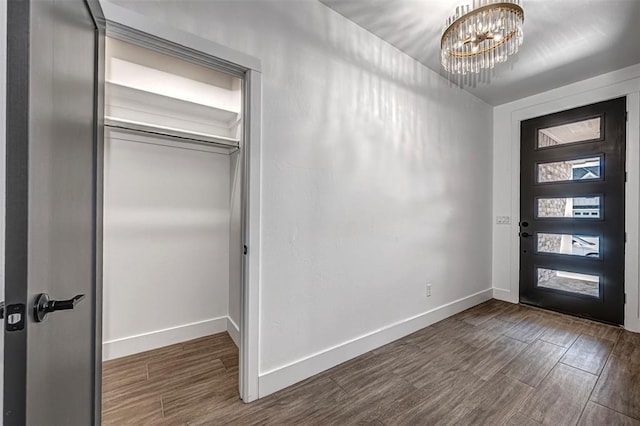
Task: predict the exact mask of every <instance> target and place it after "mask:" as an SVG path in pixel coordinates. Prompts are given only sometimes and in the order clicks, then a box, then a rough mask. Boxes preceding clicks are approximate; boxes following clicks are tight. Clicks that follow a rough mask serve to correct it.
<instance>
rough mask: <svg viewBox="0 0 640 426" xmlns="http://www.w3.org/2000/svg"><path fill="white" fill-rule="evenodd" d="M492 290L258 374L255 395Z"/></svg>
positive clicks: (434, 318) (357, 353) (451, 312)
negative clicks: (256, 392)
mask: <svg viewBox="0 0 640 426" xmlns="http://www.w3.org/2000/svg"><path fill="white" fill-rule="evenodd" d="M492 296H493V289H488V290H483V291H481V292H478V293H475V294H472V295H470V296H467V297H465V298H462V299H459V300H456V301H453V302H451V303H448V304H446V305H443V306H440V307H438V308H435V309H432V310H430V311H427V312H424V313H422V314H419V315H416V316H414V317H412V318H407V319H405V320H402V321H399V322H397V323H395V324H391V325H388V326H387V327H384V328H382V329H380V330H376V331H373V332H371V333H368V334H365V335H364V336H360V337H357V338H355V339H353V340H350V341H348V342H344V343H342V344H340V345H337V346H334V347H332V348H328V349H326V350H324V351H322V352H318V353H316V354H313V355H310V356H308V357H306V358H303V359H301V360H298V361H295V362H292V363H290V364H287V365H284V366H282V367H278V368H275V369H273V370H271V371H267V372H264V373H262V374H260V377H259V383H258V395H259V397H260V398H262V397H265V396H267V395H270V394H272V393H274V392H277V391H279V390H281V389H284V388H286V387H287V386H291V385H292V384H294V383H297V382H300V381H302V380H304V379H306V378H308V377H311V376H314V375H316V374H318V373H321V372H323V371H325V370H328V369H329V368H332V367H335V366H336V365H338V364H342V363H343V362H345V361H348V360H350V359H352V358H355V357H357V356H360V355H362V354H364V353H366V352H369V351H371V350H373V349H375V348H378V347H380V346H383V345H386V344H387V343H391V342H393V341H394V340H397V339H400V338H401V337H404V336H407V335H409V334H411V333H413V332H415V331H418V330H420V329H422V328H424V327H427V326H429V325H431V324H433V323H436V322H438V321H441V320H443V319H445V318H448V317H450V316H451V315H454V314H457V313H458V312H462V311H464V310H465V309H469V308H471V307H473V306H475V305H478V304H480V303H482V302H485V301H487V300H489V299H491V298H492Z"/></svg>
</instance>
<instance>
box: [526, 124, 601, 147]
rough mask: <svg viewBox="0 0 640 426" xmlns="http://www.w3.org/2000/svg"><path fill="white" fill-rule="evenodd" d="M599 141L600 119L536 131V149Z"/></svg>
mask: <svg viewBox="0 0 640 426" xmlns="http://www.w3.org/2000/svg"><path fill="white" fill-rule="evenodd" d="M598 139H600V117H596V118H591V119H589V120H582V121H576V122H573V123H568V124H562V125H560V126H554V127H547V128H546V129H540V130H538V148H550V147H553V146H556V145H563V144H567V143H574V142H583V141H592V140H598Z"/></svg>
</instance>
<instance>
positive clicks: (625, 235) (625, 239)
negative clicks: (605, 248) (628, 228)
mask: <svg viewBox="0 0 640 426" xmlns="http://www.w3.org/2000/svg"><path fill="white" fill-rule="evenodd" d="M624 242H625V243H626V242H627V233H626V232H625V233H624Z"/></svg>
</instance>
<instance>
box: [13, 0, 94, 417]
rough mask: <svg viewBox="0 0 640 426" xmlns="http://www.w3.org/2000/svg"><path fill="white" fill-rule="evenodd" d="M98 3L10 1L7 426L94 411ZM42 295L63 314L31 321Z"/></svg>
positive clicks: (89, 414) (51, 307)
mask: <svg viewBox="0 0 640 426" xmlns="http://www.w3.org/2000/svg"><path fill="white" fill-rule="evenodd" d="M92 10H93V13H92ZM98 11H99V7H96V5H94V4H92V5H91V6H89V5H87V4H86V3H85V2H84V1H83V0H31V1H27V0H19V1H18V0H9V1H8V4H7V17H8V19H7V33H8V37H7V57H8V61H7V146H6V158H7V164H6V166H7V167H6V170H7V176H6V189H7V192H6V194H7V195H6V196H7V203H6V206H7V207H6V209H7V210H6V265H5V273H6V291H5V306H6V312H5V320H4V321H5V353H4V371H5V375H4V413H3V419H4V424H5V425H6V426H10V425H23V424H27V425H52V426H54V425H56V426H57V425H73V426H75V425H91V424H94V423H96V412H99V411H98V410H99V408H98V407H97V401H99V392H98V391H97V390H96V388H97V384H98V383H99V381H100V379H99V371H98V366H99V364H98V363H97V362H96V360H97V355H98V354H99V353H100V351H99V347H97V346H96V337H97V336H96V330H97V324H96V318H97V317H96V306H99V299H98V300H96V295H97V293H96V291H95V289H96V277H97V269H98V266H97V262H96V259H97V258H98V257H97V251H96V247H97V246H98V245H97V243H96V240H97V238H96V235H98V233H97V231H98V230H99V223H98V222H97V220H96V211H97V210H96V206H97V205H98V204H97V202H98V201H99V197H97V196H96V194H99V193H100V191H97V190H96V188H98V187H99V181H98V180H97V178H96V176H97V173H96V171H97V170H98V166H99V162H98V158H99V156H98V154H99V152H100V149H101V137H100V136H99V132H98V130H99V128H100V126H99V125H98V120H97V119H96V117H99V114H100V113H101V111H102V110H101V108H100V103H99V102H98V98H99V97H100V95H99V93H100V90H99V88H100V84H99V80H100V78H99V77H98V76H99V75H101V73H98V72H97V71H98V69H99V67H101V66H102V60H99V56H98V52H99V51H101V47H100V46H101V43H102V35H101V34H102V33H101V31H99V30H98V25H97V24H96V21H95V20H94V15H96V16H97V15H98ZM43 293H46V294H48V295H49V296H50V298H51V299H52V300H57V301H59V302H55V303H54V302H53V301H50V302H49V303H48V304H45V303H43V304H42V306H41V308H42V309H41V310H40V313H41V314H43V313H45V311H47V310H54V309H58V310H59V311H54V312H51V313H49V314H48V315H46V317H44V318H43V320H42V321H41V322H37V315H36V312H35V306H34V305H35V301H36V298H37V296H38V295H40V294H43ZM76 295H84V299H83V300H80V301H78V300H76V301H73V299H72V298H73V297H74V296H76ZM63 300H67V302H66V303H63V302H62V301H63ZM76 302H78V303H76ZM70 308H73V309H70ZM60 309H62V310H60ZM41 317H42V315H41ZM98 405H99V404H98ZM97 420H98V421H99V418H98V419H97Z"/></svg>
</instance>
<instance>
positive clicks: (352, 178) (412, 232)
mask: <svg viewBox="0 0 640 426" xmlns="http://www.w3.org/2000/svg"><path fill="white" fill-rule="evenodd" d="M117 3H118V4H120V5H123V6H125V7H127V8H130V9H133V10H136V11H139V12H140V13H142V14H143V15H145V16H146V17H147V18H149V19H155V20H157V21H159V22H163V23H165V24H166V25H170V26H174V27H178V28H180V29H182V30H184V31H187V32H192V33H195V34H198V35H200V36H202V37H204V38H208V39H210V40H213V41H216V42H218V43H221V44H223V45H226V46H228V47H231V48H233V49H236V50H238V51H241V52H244V53H247V54H249V55H253V56H255V57H258V58H260V59H261V60H262V81H263V94H262V98H263V116H262V122H263V130H262V138H263V139H262V140H263V146H262V190H263V192H262V193H263V199H262V212H263V215H262V217H261V226H262V247H261V253H262V258H261V262H262V263H261V264H262V271H261V284H260V356H259V357H260V389H259V392H260V395H261V396H264V395H266V394H268V393H270V392H273V391H274V390H277V389H279V388H281V387H283V386H286V385H288V384H291V383H293V382H295V381H297V380H301V379H303V378H305V377H308V376H309V375H312V374H314V373H316V372H319V371H321V370H323V369H326V368H328V367H330V366H332V365H335V364H337V363H339V362H342V361H345V360H346V359H348V358H350V357H353V356H356V355H359V354H361V353H363V352H365V351H367V350H370V349H371V348H373V347H375V346H379V345H381V344H384V343H386V342H388V341H390V340H393V339H395V338H398V337H401V336H402V335H404V334H408V333H409V332H411V331H414V330H415V329H418V328H421V327H424V326H425V325H428V324H429V323H431V322H433V321H435V320H437V319H440V318H442V317H443V316H446V315H450V314H451V313H453V312H455V311H457V310H460V309H463V308H465V307H468V306H470V305H472V304H475V303H478V302H479V301H481V300H484V299H485V298H486V297H490V294H491V290H490V289H491V269H490V265H491V253H490V251H489V249H488V248H489V247H490V245H491V227H490V225H489V224H490V223H491V201H490V200H491V170H492V154H491V150H492V143H491V130H492V128H491V123H492V121H491V120H492V108H491V107H490V106H488V105H486V104H485V103H483V102H481V101H480V100H478V99H477V98H475V97H473V96H471V95H470V94H468V93H466V92H464V91H461V90H459V89H458V88H456V87H453V86H451V85H449V84H448V83H447V81H446V80H443V79H442V78H441V77H440V76H438V75H437V74H436V73H434V72H432V71H430V70H428V69H427V68H425V67H424V66H422V65H421V64H419V63H417V62H416V61H414V60H413V59H411V58H409V57H408V56H406V55H404V54H403V53H401V52H399V51H398V50H397V49H395V48H393V47H391V46H390V45H389V44H387V43H385V42H383V41H381V40H380V39H378V38H376V37H375V36H373V35H371V34H370V33H369V32H367V31H365V30H363V29H362V28H360V27H358V26H357V25H355V24H353V23H352V22H350V21H348V20H346V19H345V18H344V17H342V16H340V15H338V14H337V13H335V12H333V11H332V10H330V9H328V8H327V7H325V6H324V5H322V4H320V3H319V2H317V1H296V2H292V1H242V2H237V1H236V2H220V1H216V2H202V1H167V0H163V1H145V2H136V1H129V2H127V1H125V2H122V1H118V2H117ZM427 282H431V283H433V296H431V297H430V298H426V297H425V285H426V283H427ZM461 299H462V300H461Z"/></svg>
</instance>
